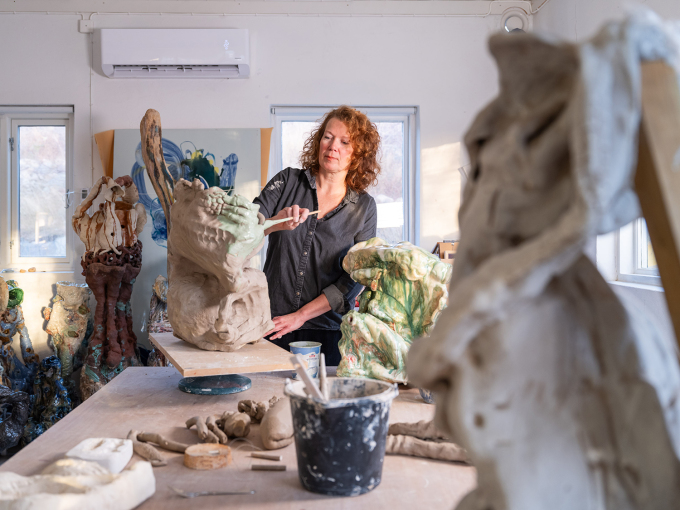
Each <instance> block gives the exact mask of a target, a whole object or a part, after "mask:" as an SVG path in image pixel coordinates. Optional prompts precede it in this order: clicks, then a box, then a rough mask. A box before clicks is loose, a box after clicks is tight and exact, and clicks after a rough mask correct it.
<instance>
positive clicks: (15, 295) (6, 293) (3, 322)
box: [0, 277, 39, 393]
mask: <svg viewBox="0 0 680 510" xmlns="http://www.w3.org/2000/svg"><path fill="white" fill-rule="evenodd" d="M23 299H24V291H23V290H21V289H20V288H19V287H18V286H17V283H16V282H15V281H14V280H8V281H5V280H4V279H3V278H2V277H0V366H1V368H2V370H1V372H2V374H1V375H2V381H1V383H2V384H3V385H5V386H7V387H8V388H10V389H12V390H14V391H24V392H28V393H30V392H31V388H32V385H33V379H34V378H35V375H36V373H37V371H38V362H39V359H38V355H37V354H36V353H35V351H34V350H33V344H32V343H31V339H30V337H29V336H28V330H27V329H26V325H25V324H24V312H23V311H22V309H21V302H22V301H23ZM17 333H18V334H19V345H20V347H21V358H22V360H23V363H22V362H21V361H19V358H18V357H17V355H16V353H15V352H14V349H13V348H12V340H13V338H14V336H15V335H16V334H17Z"/></svg>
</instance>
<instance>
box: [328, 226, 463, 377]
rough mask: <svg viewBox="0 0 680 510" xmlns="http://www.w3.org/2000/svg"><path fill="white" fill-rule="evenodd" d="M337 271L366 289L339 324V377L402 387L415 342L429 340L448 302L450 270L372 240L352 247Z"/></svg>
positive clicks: (419, 253) (406, 247)
mask: <svg viewBox="0 0 680 510" xmlns="http://www.w3.org/2000/svg"><path fill="white" fill-rule="evenodd" d="M342 267H343V268H344V269H345V271H347V272H348V273H349V275H350V276H351V277H352V279H353V280H354V281H356V282H358V283H361V284H362V285H364V286H365V287H366V289H365V290H364V291H363V292H362V293H361V296H360V298H359V310H358V311H351V312H349V313H347V314H346V315H345V316H344V317H343V318H342V324H341V326H340V329H341V331H342V340H340V344H339V347H340V353H341V354H342V361H340V364H339V365H338V371H337V375H338V377H369V378H373V379H380V380H383V381H388V382H399V383H405V382H407V377H406V356H407V354H408V351H409V348H410V347H411V342H412V341H413V339H414V338H418V337H420V336H425V335H427V334H429V332H430V330H431V329H432V327H433V326H434V324H435V322H436V321H437V318H438V317H439V315H440V313H441V311H442V310H443V309H444V307H445V306H446V303H447V300H448V289H447V284H448V282H449V280H450V279H451V265H450V264H447V263H445V262H442V261H441V260H440V259H439V257H436V256H434V255H432V254H431V253H427V252H426V251H425V250H423V249H421V248H419V247H417V246H414V245H412V244H411V243H408V242H402V243H399V244H395V245H389V244H387V243H386V242H385V241H383V240H382V239H380V238H378V237H374V238H373V239H369V240H368V241H364V242H361V243H358V244H357V245H355V246H353V247H352V248H351V249H350V250H349V252H348V253H347V255H346V256H345V259H344V260H343V263H342Z"/></svg>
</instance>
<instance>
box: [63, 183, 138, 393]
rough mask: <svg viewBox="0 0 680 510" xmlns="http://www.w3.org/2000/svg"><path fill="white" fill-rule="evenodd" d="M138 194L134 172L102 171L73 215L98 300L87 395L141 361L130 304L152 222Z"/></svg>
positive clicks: (85, 374)
mask: <svg viewBox="0 0 680 510" xmlns="http://www.w3.org/2000/svg"><path fill="white" fill-rule="evenodd" d="M100 195H101V198H103V199H104V201H103V202H102V203H101V204H100V206H99V210H98V211H97V212H95V213H94V214H93V215H92V217H90V216H89V215H88V214H87V210H88V209H89V208H90V207H91V206H92V203H93V202H94V200H95V199H96V198H97V197H99V196H100ZM138 199H139V194H138V192H137V188H136V187H135V185H134V183H133V182H132V179H131V178H130V177H129V176H124V177H119V178H118V179H116V180H113V179H111V178H110V177H102V178H101V179H99V180H98V181H97V182H96V183H95V185H94V186H93V187H92V189H91V190H90V194H89V195H88V196H87V198H86V199H85V200H84V201H83V202H82V203H81V204H80V205H79V206H78V207H77V208H76V212H75V214H74V215H73V220H72V223H73V229H74V230H75V231H76V233H77V234H78V235H79V236H80V239H81V240H82V241H83V243H85V248H86V251H85V254H84V255H83V259H82V261H81V265H82V266H83V275H84V276H85V281H86V282H87V284H88V286H89V287H90V289H92V292H93V293H94V296H95V298H96V300H97V307H96V309H95V313H94V332H93V334H92V337H91V338H90V341H89V343H88V349H87V357H86V359H85V362H84V366H83V370H82V371H81V383H80V389H81V393H82V398H83V400H85V399H87V398H88V397H90V396H91V395H92V394H94V393H95V392H96V391H97V390H98V389H99V388H101V387H102V386H103V385H104V384H106V383H107V382H109V381H110V380H111V379H113V377H115V376H116V375H117V374H119V373H120V372H121V371H122V370H124V369H125V368H126V367H128V366H132V365H139V364H140V361H139V357H138V354H137V337H136V336H135V334H134V332H133V330H132V313H131V310H130V296H131V295H132V284H133V283H134V281H135V278H136V277H137V275H138V274H139V271H140V269H141V266H142V243H141V242H139V240H138V235H139V233H140V232H141V231H142V229H143V228H144V224H145V223H146V211H145V210H144V206H142V205H141V204H139V203H138Z"/></svg>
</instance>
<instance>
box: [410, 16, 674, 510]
mask: <svg viewBox="0 0 680 510" xmlns="http://www.w3.org/2000/svg"><path fill="white" fill-rule="evenodd" d="M678 41H680V38H679V37H678V31H677V28H673V27H670V26H665V25H664V24H662V23H661V22H660V21H659V20H657V19H655V18H654V17H653V16H651V15H638V16H634V17H631V18H629V19H628V20H626V21H625V22H623V23H620V24H608V25H607V26H605V27H604V29H603V30H602V31H601V32H600V33H599V34H598V35H596V36H595V38H594V39H592V40H590V41H588V42H586V43H584V44H582V45H580V46H576V45H571V44H560V43H558V42H555V41H554V40H552V39H551V40H547V39H541V38H539V37H537V36H534V35H529V34H514V35H508V36H494V37H492V38H491V40H490V49H491V53H492V54H493V56H494V57H495V59H496V61H497V64H498V68H499V75H500V93H499V96H498V98H497V99H496V100H494V101H493V102H492V103H491V104H490V105H489V106H487V107H486V108H485V109H484V110H483V111H482V112H481V113H480V114H479V115H478V116H477V118H476V120H475V121H474V123H473V124H472V127H471V128H470V130H469V131H468V133H467V135H466V137H465V143H466V145H467V148H468V152H469V154H470V158H471V168H472V170H471V174H470V179H469V180H468V182H467V185H466V188H465V197H464V201H463V205H462V208H461V210H460V214H459V220H460V221H459V222H460V231H461V239H460V245H459V248H458V252H457V254H456V264H455V266H454V268H453V271H454V274H453V277H452V279H451V288H452V289H455V292H452V294H451V300H450V301H449V306H448V308H447V309H446V310H445V311H444V313H443V314H442V316H441V318H440V319H439V321H438V323H437V325H436V327H435V328H434V330H433V331H432V332H431V333H430V336H429V338H424V339H419V340H416V341H415V342H414V344H413V346H412V348H411V351H410V352H409V358H408V375H409V381H410V382H411V383H413V384H416V385H418V386H424V387H426V388H428V389H431V390H433V392H434V395H435V400H436V404H437V406H436V417H435V420H436V424H437V426H438V427H440V428H441V429H442V431H443V432H444V433H446V434H447V435H449V437H455V438H456V441H457V442H459V443H460V444H461V445H462V446H463V447H464V448H465V449H466V450H467V452H468V454H469V456H470V459H471V461H472V463H473V464H474V466H475V467H476V469H477V474H478V478H477V479H478V486H477V488H476V489H475V490H474V491H473V492H471V493H470V494H468V495H467V496H466V497H465V498H464V499H463V500H462V501H461V502H460V503H459V504H458V505H457V507H456V508H457V509H458V510H480V509H495V510H500V509H505V510H544V509H547V508H550V509H553V510H573V509H577V508H578V509H586V508H599V509H608V510H614V509H615V510H642V509H647V510H654V509H658V510H661V509H668V508H677V507H678V501H680V483H678V482H679V481H680V461H679V455H680V427H679V424H680V401H679V400H678V398H677V396H678V395H680V367H679V366H678V358H677V356H676V352H675V343H674V340H673V339H672V338H669V337H668V336H664V335H662V334H661V333H660V331H661V330H660V329H659V328H657V327H656V326H655V324H654V323H653V322H652V321H651V320H650V319H649V318H648V317H646V316H645V315H644V313H643V312H641V309H642V307H638V308H637V309H634V308H633V307H631V306H630V305H631V304H632V303H622V302H621V301H620V299H619V298H618V297H617V295H616V294H615V293H614V292H613V291H612V289H611V287H610V285H609V284H608V283H607V282H606V281H605V280H604V278H603V277H602V275H601V274H600V273H599V272H598V270H597V268H596V267H595V265H594V264H593V262H592V261H591V260H590V258H589V257H588V256H586V255H585V253H584V248H585V246H586V243H587V242H588V240H589V239H591V238H593V237H594V236H595V235H598V234H604V233H607V232H610V231H612V230H614V229H617V228H619V227H621V226H623V225H625V224H627V223H629V222H631V221H632V220H634V219H635V218H637V217H638V216H639V214H640V209H639V204H638V200H637V197H636V194H635V189H634V187H633V183H634V175H635V169H636V162H637V149H638V132H639V126H640V119H641V61H644V60H659V59H661V60H664V61H666V62H668V63H669V64H675V63H679V62H680V47H679V45H678ZM675 70H676V72H678V71H680V69H678V68H676V69H675ZM629 310H630V312H629Z"/></svg>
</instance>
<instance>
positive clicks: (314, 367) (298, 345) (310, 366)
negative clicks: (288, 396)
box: [288, 342, 321, 379]
mask: <svg viewBox="0 0 680 510" xmlns="http://www.w3.org/2000/svg"><path fill="white" fill-rule="evenodd" d="M288 348H289V349H290V352H291V353H292V354H294V355H295V354H300V355H301V356H302V358H303V359H304V360H305V361H306V362H307V373H308V374H309V376H310V377H314V378H316V376H317V374H318V373H319V356H320V354H321V344H320V343H319V342H291V343H289V344H288ZM296 375H297V374H296ZM293 378H294V379H295V378H296V376H293Z"/></svg>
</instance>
